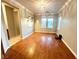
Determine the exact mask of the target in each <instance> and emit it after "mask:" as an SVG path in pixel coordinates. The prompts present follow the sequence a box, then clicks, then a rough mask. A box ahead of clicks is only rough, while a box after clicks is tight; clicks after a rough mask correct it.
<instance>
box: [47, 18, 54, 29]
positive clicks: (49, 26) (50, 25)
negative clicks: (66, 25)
mask: <svg viewBox="0 0 79 59" xmlns="http://www.w3.org/2000/svg"><path fill="white" fill-rule="evenodd" d="M47 28H50V29H51V28H53V18H48V20H47Z"/></svg>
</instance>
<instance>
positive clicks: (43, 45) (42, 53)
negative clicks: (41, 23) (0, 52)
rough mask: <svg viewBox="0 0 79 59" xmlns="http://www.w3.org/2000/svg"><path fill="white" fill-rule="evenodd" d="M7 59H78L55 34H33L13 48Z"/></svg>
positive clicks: (7, 54) (9, 51) (6, 56)
mask: <svg viewBox="0 0 79 59" xmlns="http://www.w3.org/2000/svg"><path fill="white" fill-rule="evenodd" d="M5 58H7V59H76V58H75V57H74V56H73V54H72V53H71V52H70V51H69V49H68V48H67V47H66V46H65V45H64V43H63V42H62V41H60V40H56V39H55V34H44V33H33V34H32V35H31V36H30V37H28V38H26V39H25V40H22V41H20V42H19V43H17V44H15V45H14V46H12V47H11V48H10V49H9V50H8V51H7V53H6V55H5Z"/></svg>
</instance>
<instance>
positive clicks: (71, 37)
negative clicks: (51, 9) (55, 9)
mask: <svg viewBox="0 0 79 59" xmlns="http://www.w3.org/2000/svg"><path fill="white" fill-rule="evenodd" d="M59 15H60V16H61V27H60V30H59V33H60V34H62V35H63V40H64V41H65V42H66V43H67V45H68V46H69V47H70V48H71V50H72V51H73V52H74V54H75V55H77V7H76V0H72V1H71V2H70V3H68V4H67V5H66V6H65V7H64V9H62V10H61V11H60V13H59Z"/></svg>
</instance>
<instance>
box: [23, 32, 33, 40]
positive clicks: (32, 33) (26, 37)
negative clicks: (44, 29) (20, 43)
mask: <svg viewBox="0 0 79 59" xmlns="http://www.w3.org/2000/svg"><path fill="white" fill-rule="evenodd" d="M33 33H34V32H32V33H30V34H28V35H26V36H25V37H23V38H22V39H25V38H27V37H29V36H30V35H32V34H33Z"/></svg>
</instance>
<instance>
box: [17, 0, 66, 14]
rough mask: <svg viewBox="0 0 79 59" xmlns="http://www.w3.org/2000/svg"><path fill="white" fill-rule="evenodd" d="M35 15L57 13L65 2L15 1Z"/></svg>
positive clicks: (49, 0) (63, 0) (44, 0)
mask: <svg viewBox="0 0 79 59" xmlns="http://www.w3.org/2000/svg"><path fill="white" fill-rule="evenodd" d="M16 1H17V2H19V3H20V4H22V5H24V6H25V7H26V8H28V9H29V10H31V11H32V12H33V13H35V14H42V13H45V12H46V13H57V12H58V11H59V9H60V8H61V7H62V6H63V5H64V4H65V2H66V1H67V0H16Z"/></svg>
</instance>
